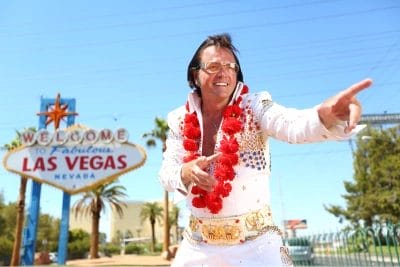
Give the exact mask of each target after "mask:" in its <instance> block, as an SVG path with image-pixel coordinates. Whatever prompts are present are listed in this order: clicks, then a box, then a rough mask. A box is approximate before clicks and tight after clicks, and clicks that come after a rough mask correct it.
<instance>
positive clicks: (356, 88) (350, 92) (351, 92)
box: [341, 79, 372, 98]
mask: <svg viewBox="0 0 400 267" xmlns="http://www.w3.org/2000/svg"><path fill="white" fill-rule="evenodd" d="M371 84H372V80H371V79H365V80H362V81H360V82H358V83H355V84H353V85H352V86H350V87H349V88H347V89H346V90H344V91H342V93H341V96H343V97H347V98H352V97H354V96H355V95H356V94H358V93H359V92H361V91H362V90H364V89H367V88H368V87H370V86H371Z"/></svg>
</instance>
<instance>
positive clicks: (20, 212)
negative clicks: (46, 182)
mask: <svg viewBox="0 0 400 267" xmlns="http://www.w3.org/2000/svg"><path fill="white" fill-rule="evenodd" d="M28 130H31V131H34V132H35V131H36V128H34V127H29V128H28ZM16 134H17V135H16V136H15V138H14V140H12V141H11V142H10V143H9V144H5V145H4V148H6V149H7V150H8V151H10V150H13V149H15V148H18V147H20V146H21V145H22V143H21V133H20V132H18V131H16ZM27 183H28V178H26V177H25V176H21V181H20V185H19V195H18V202H17V203H18V205H17V221H16V225H15V240H14V244H13V250H12V256H11V262H10V266H18V265H19V260H20V250H21V243H22V229H23V227H24V220H25V194H26V185H27Z"/></svg>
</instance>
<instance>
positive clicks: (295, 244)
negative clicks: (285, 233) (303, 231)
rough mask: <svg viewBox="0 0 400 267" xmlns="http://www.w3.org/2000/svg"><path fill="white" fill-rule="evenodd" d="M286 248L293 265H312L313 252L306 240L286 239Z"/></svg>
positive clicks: (308, 241)
mask: <svg viewBox="0 0 400 267" xmlns="http://www.w3.org/2000/svg"><path fill="white" fill-rule="evenodd" d="M286 246H287V247H288V249H289V255H290V257H291V258H292V260H293V262H294V263H300V264H314V250H313V247H312V244H311V242H310V240H308V239H307V238H290V239H287V240H286Z"/></svg>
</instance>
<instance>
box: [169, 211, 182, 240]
mask: <svg viewBox="0 0 400 267" xmlns="http://www.w3.org/2000/svg"><path fill="white" fill-rule="evenodd" d="M179 212H180V210H179V208H178V206H176V205H173V207H172V210H171V213H170V214H169V215H170V216H169V227H170V229H171V227H172V226H175V239H176V240H175V241H176V243H177V244H178V242H179V224H178V222H179V215H180V214H179ZM170 231H171V230H170Z"/></svg>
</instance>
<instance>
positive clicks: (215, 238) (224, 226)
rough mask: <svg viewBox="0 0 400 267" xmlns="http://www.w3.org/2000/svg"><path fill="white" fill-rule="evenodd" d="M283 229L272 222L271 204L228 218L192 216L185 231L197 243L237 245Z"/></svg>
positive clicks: (190, 239) (186, 235) (189, 238)
mask: <svg viewBox="0 0 400 267" xmlns="http://www.w3.org/2000/svg"><path fill="white" fill-rule="evenodd" d="M267 232H275V233H277V234H279V235H282V233H281V231H280V230H279V228H278V227H277V226H275V225H274V224H273V222H272V213H271V210H270V208H269V206H267V207H265V208H263V209H260V210H257V211H252V212H249V213H246V214H242V215H239V216H231V217H226V218H198V217H195V216H193V215H191V216H190V224H189V227H187V228H186V229H185V231H184V233H183V234H184V236H185V237H186V238H187V239H188V240H189V241H192V242H195V243H207V244H210V245H224V246H226V245H237V244H240V243H244V242H246V241H248V240H254V239H256V238H257V237H258V236H260V235H262V234H264V233H267Z"/></svg>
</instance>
